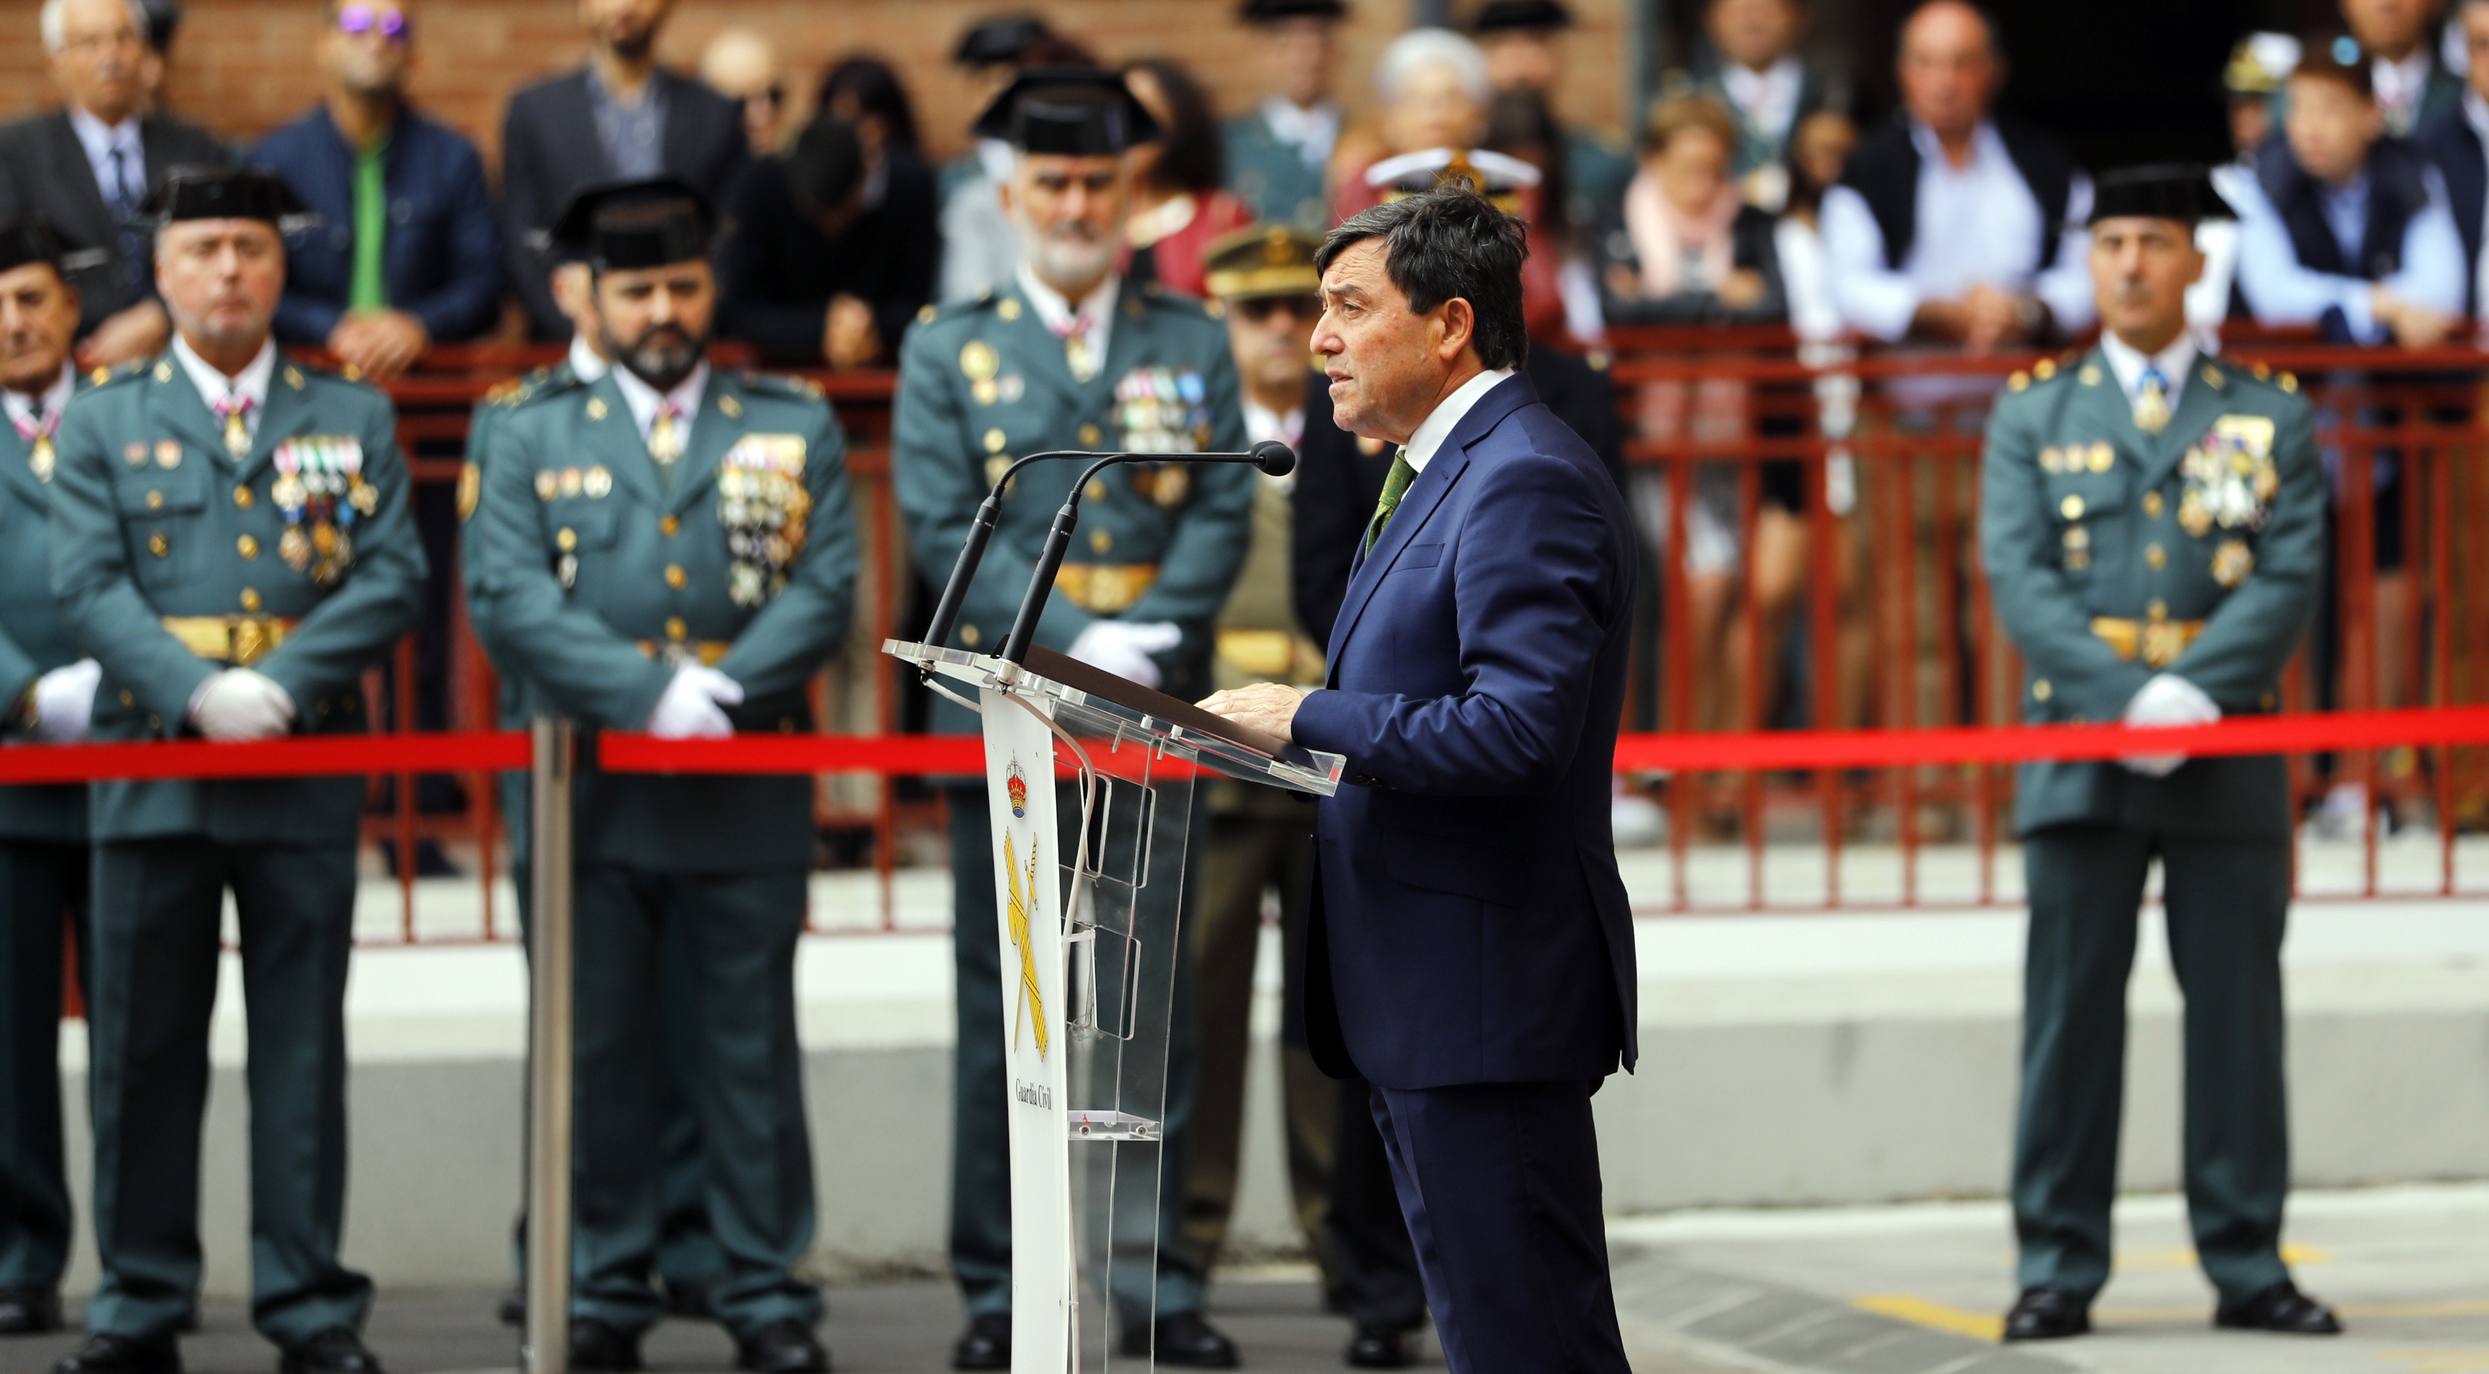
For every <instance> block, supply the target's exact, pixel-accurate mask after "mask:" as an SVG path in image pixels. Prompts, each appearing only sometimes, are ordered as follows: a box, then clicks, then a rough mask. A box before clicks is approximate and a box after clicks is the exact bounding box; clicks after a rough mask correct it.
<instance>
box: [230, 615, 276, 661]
mask: <svg viewBox="0 0 2489 1374" xmlns="http://www.w3.org/2000/svg"><path fill="white" fill-rule="evenodd" d="M267 652H268V628H267V626H266V625H265V624H263V623H262V622H261V621H260V620H259V618H258V617H256V616H247V615H235V616H227V617H225V657H226V659H227V661H229V662H231V663H232V664H233V666H235V667H237V668H247V667H249V666H251V665H252V664H254V663H257V662H258V661H259V660H260V658H261V657H262V656H263V655H265V654H266V653H267Z"/></svg>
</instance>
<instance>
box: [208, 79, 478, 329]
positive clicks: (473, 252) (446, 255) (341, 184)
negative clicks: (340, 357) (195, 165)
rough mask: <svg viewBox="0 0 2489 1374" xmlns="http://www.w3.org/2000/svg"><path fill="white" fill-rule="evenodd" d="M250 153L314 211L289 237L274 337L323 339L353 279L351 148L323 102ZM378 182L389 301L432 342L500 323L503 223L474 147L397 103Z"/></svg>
mask: <svg viewBox="0 0 2489 1374" xmlns="http://www.w3.org/2000/svg"><path fill="white" fill-rule="evenodd" d="M250 160H251V163H252V165H254V166H259V167H265V168H267V169H268V170H269V171H272V172H274V173H276V174H277V175H278V176H280V177H283V178H284V179H285V184H286V185H288V186H291V187H293V188H294V194H295V195H297V196H299V197H301V198H302V202H303V204H304V205H306V206H308V207H310V209H311V211H312V213H314V214H316V215H318V216H319V217H320V221H319V223H318V224H316V225H314V226H312V227H311V228H310V229H309V230H307V231H305V232H304V233H302V234H299V235H296V236H294V237H293V238H291V239H289V240H287V242H286V245H285V298H284V300H283V301H282V302H281V303H279V305H278V306H277V337H278V338H280V339H284V340H285V341H287V342H289V343H303V344H312V345H320V344H325V343H327V342H328V336H329V333H330V331H332V330H334V329H336V328H337V321H338V320H340V319H342V318H343V317H344V316H345V313H346V299H347V296H348V293H349V292H350V291H351V289H352V288H353V285H354V150H353V149H351V148H348V147H347V146H346V140H345V136H344V135H342V134H340V133H338V132H337V125H336V123H335V122H334V121H332V120H331V119H330V118H329V117H328V110H327V108H326V107H325V106H322V107H319V108H315V109H313V110H312V111H311V113H309V114H307V115H304V116H303V117H302V118H300V119H298V120H295V121H294V122H293V123H291V124H288V125H286V126H285V127H284V128H282V129H279V130H277V131H276V132H274V133H272V134H270V135H268V136H267V137H266V138H264V139H261V140H260V142H259V146H258V147H256V148H253V149H252V150H251V157H250ZM381 181H382V184H383V185H384V186H385V187H387V189H388V200H389V228H388V232H387V234H386V236H385V237H384V238H383V239H382V241H381V250H380V255H381V277H382V279H383V280H384V281H386V282H387V283H388V291H389V308H391V309H393V310H403V311H405V312H406V313H407V314H409V315H412V316H414V317H415V318H416V319H419V320H421V321H423V326H424V328H425V329H427V330H430V331H431V333H432V338H433V340H434V341H435V342H437V343H456V342H459V341H462V340H466V339H472V338H476V337H477V336H479V335H483V334H487V333H490V332H492V329H493V326H494V325H496V324H499V323H500V322H501V229H500V226H499V225H497V224H495V223H494V222H493V198H492V192H491V191H490V190H489V189H488V188H487V187H486V185H485V182H484V162H483V159H481V158H479V157H478V156H476V152H475V145H474V144H472V143H469V142H468V141H467V140H466V139H465V138H464V137H463V136H461V135H459V134H458V133H456V132H455V131H453V130H450V129H448V128H445V127H443V126H442V125H439V124H435V123H433V122H432V121H431V120H428V119H426V118H424V117H423V116H422V115H419V114H417V113H415V112H414V111H412V110H407V111H404V112H402V113H400V114H399V116H398V122H397V127H396V128H395V129H393V130H391V131H390V133H389V147H388V150H387V151H386V152H384V153H382V154H381Z"/></svg>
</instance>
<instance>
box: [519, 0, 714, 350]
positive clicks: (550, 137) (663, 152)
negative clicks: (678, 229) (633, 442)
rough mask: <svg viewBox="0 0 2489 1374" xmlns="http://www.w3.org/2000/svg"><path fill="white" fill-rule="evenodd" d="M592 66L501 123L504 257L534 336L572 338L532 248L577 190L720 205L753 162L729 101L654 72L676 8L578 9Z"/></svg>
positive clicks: (552, 82) (631, 4)
mask: <svg viewBox="0 0 2489 1374" xmlns="http://www.w3.org/2000/svg"><path fill="white" fill-rule="evenodd" d="M579 11H580V14H581V16H582V17H583V18H584V19H585V20H586V22H587V25H588V41H589V49H588V60H587V63H586V65H584V66H582V67H580V68H579V69H578V70H577V71H574V72H569V73H566V74H564V75H561V76H557V77H553V78H550V79H548V80H545V81H540V82H538V83H536V84H535V85H533V86H530V87H528V88H527V89H526V90H523V91H521V92H519V93H518V94H517V95H515V96H512V97H511V98H510V110H509V113H508V114H507V115H506V116H505V117H504V119H503V121H502V126H501V207H502V221H501V222H502V251H503V254H504V256H505V257H506V258H507V260H508V273H507V275H508V279H509V286H510V289H511V291H512V292H513V293H515V294H516V295H517V296H518V298H519V301H520V303H521V304H523V305H524V306H526V307H527V323H528V329H529V331H530V332H531V333H533V334H534V335H535V337H537V338H539V339H564V338H568V337H569V336H570V319H569V317H568V316H567V315H565V314H564V313H563V311H562V308H561V306H560V305H559V304H557V303H556V302H555V301H554V299H553V292H552V290H551V288H550V287H549V286H548V284H547V282H546V279H545V274H544V272H543V269H542V264H541V262H540V261H539V259H538V258H537V256H536V245H537V244H538V243H539V242H540V241H541V240H542V238H543V236H544V234H545V233H546V232H547V231H549V230H550V229H551V228H552V226H553V218H554V216H555V214H556V213H558V212H559V211H560V210H561V209H562V207H563V206H565V205H567V204H569V203H570V198H571V196H572V195H573V194H574V193H576V192H577V191H578V190H579V189H580V188H581V187H584V186H589V185H593V184H596V183H599V182H607V181H618V180H635V179H640V178H646V177H654V176H659V175H667V176H675V177H680V178H682V179H683V180H684V181H686V182H689V183H690V184H691V185H692V187H693V188H694V189H695V190H697V191H699V193H700V195H701V197H702V198H703V199H705V200H707V201H708V203H709V204H711V205H722V204H724V203H725V200H726V193H727V191H728V189H729V188H731V187H732V186H733V185H734V184H735V178H737V177H738V176H740V175H742V172H743V167H744V164H745V162H747V161H748V160H749V159H750V156H751V153H750V150H749V148H748V146H747V145H746V144H745V142H744V135H743V111H742V109H741V108H740V107H739V106H737V105H736V104H735V102H734V101H731V100H729V99H727V98H726V97H724V96H722V95H719V94H718V93H717V92H715V91H712V90H710V89H709V88H708V87H706V86H703V85H701V84H700V83H699V82H697V81H695V80H693V79H691V78H690V77H687V76H682V75H678V74H676V73H675V72H672V71H669V70H667V69H666V68H664V67H661V66H659V65H657V35H658V34H659V33H660V32H661V31H662V30H663V29H664V28H665V21H666V19H667V17H668V16H670V15H671V14H672V13H673V12H674V0H580V6H579Z"/></svg>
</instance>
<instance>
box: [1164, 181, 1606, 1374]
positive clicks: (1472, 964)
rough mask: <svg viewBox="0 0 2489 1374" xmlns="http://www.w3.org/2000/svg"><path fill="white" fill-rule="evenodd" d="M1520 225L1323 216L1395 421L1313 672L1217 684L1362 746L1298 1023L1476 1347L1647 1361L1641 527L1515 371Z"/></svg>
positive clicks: (1515, 1354) (1472, 214) (1321, 855)
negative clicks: (1635, 1077)
mask: <svg viewBox="0 0 2489 1374" xmlns="http://www.w3.org/2000/svg"><path fill="white" fill-rule="evenodd" d="M1527 251H1528V250H1527V246H1526V238H1525V234H1524V231H1523V229H1522V227H1521V225H1520V224H1519V222H1518V221H1515V220H1513V219H1512V218H1510V217H1509V216H1507V215H1504V214H1503V213H1501V212H1499V211H1497V210H1496V209H1495V208H1494V206H1493V205H1491V204H1490V203H1489V202H1487V201H1486V200H1485V199H1483V198H1482V197H1480V196H1478V195H1476V194H1475V193H1473V192H1471V191H1469V190H1467V189H1465V188H1461V187H1457V186H1444V187H1438V188H1437V189H1435V190H1432V191H1428V192H1425V193H1423V194H1421V195H1415V196H1411V197H1408V198H1406V199H1403V200H1399V201H1395V202H1392V203H1389V204H1385V205H1381V206H1378V207H1376V208H1374V209H1372V210H1368V211H1366V212H1365V213H1363V214H1361V215H1357V216H1355V217H1354V218H1351V219H1349V220H1348V221H1347V222H1345V223H1343V224H1341V225H1340V226H1339V227H1338V228H1337V229H1334V230H1332V231H1331V234H1330V237H1329V238H1328V239H1327V240H1326V241H1325V242H1324V244H1323V247H1322V252H1321V255H1320V257H1319V259H1318V265H1319V266H1320V267H1321V269H1322V299H1323V314H1322V318H1321V320H1320V322H1319V323H1318V324H1317V325H1316V326H1315V329H1314V338H1313V347H1314V351H1315V352H1317V353H1319V354H1320V355H1321V356H1322V359H1323V365H1324V366H1323V370H1324V373H1325V375H1327V376H1328V377H1329V378H1330V380H1331V387H1330V392H1331V401H1332V409H1333V415H1334V417H1335V419H1336V421H1337V423H1338V424H1339V426H1340V427H1341V428H1342V429H1346V430H1349V431H1351V432H1354V433H1356V434H1359V435H1362V436H1365V437H1368V438H1377V439H1382V440H1384V441H1386V442H1388V443H1393V444H1396V445H1399V451H1398V453H1397V454H1396V456H1395V457H1394V459H1393V465H1392V472H1391V475H1390V477H1389V478H1388V479H1387V480H1386V482H1385V484H1384V487H1383V494H1382V499H1381V501H1380V502H1379V503H1378V504H1377V506H1376V508H1375V511H1374V515H1373V518H1372V519H1371V520H1370V521H1368V523H1367V525H1366V527H1365V531H1364V533H1363V535H1362V537H1361V540H1360V546H1361V547H1360V553H1359V557H1358V561H1357V564H1356V567H1355V570H1354V571H1353V572H1352V573H1351V574H1350V577H1349V584H1348V594H1347V599H1346V601H1345V603H1344V604H1343V605H1342V607H1341V609H1340V614H1339V619H1338V620H1337V622H1336V623H1335V624H1334V626H1333V628H1332V631H1331V644H1330V664H1331V666H1330V673H1329V677H1328V680H1327V682H1326V684H1325V685H1324V687H1323V688H1322V689H1320V690H1317V691H1313V692H1305V691H1301V690H1299V689H1297V688H1293V687H1287V686H1281V685H1277V684H1272V683H1257V684H1255V685H1253V686H1250V687H1245V688H1240V689H1237V690H1234V691H1228V692H1221V693H1219V694H1218V695H1216V696H1213V697H1211V698H1210V699H1209V700H1208V701H1206V702H1204V703H1203V705H1204V706H1205V707H1207V708H1208V709H1209V710H1212V711H1214V712H1217V713H1219V714H1221V715H1224V716H1227V717H1228V718H1230V719H1232V720H1235V721H1238V722H1240V723H1242V724H1245V725H1248V726H1252V727H1255V728H1258V729H1262V730H1265V731H1268V732H1270V733H1273V734H1276V735H1279V736H1281V737H1283V738H1292V739H1294V740H1295V742H1297V743H1299V744H1302V745H1305V746H1307V747H1309V748H1313V749H1318V750H1324V751H1329V752H1335V753H1338V754H1342V755H1344V756H1346V758H1347V761H1348V765H1347V768H1348V782H1347V784H1346V785H1345V786H1343V787H1342V788H1341V789H1340V792H1339V795H1338V796H1336V797H1333V798H1331V799H1329V800H1327V801H1325V802H1323V803H1322V804H1321V807H1320V809H1319V811H1318V812H1317V813H1316V824H1315V839H1316V844H1317V850H1318V857H1317V869H1318V874H1317V877H1316V880H1315V889H1314V903H1313V918H1312V920H1311V922H1310V923H1309V927H1310V928H1309V931H1308V936H1307V940H1306V952H1305V954H1304V956H1303V958H1304V960H1305V967H1304V968H1303V969H1302V970H1301V972H1302V973H1303V975H1304V977H1303V980H1302V981H1301V983H1300V984H1299V985H1300V986H1302V987H1304V988H1305V989H1306V993H1305V998H1306V1019H1307V1022H1308V1027H1307V1031H1308V1038H1309V1040H1310V1041H1311V1044H1312V1048H1313V1051H1314V1055H1315V1059H1316V1062H1318V1063H1320V1064H1321V1065H1322V1067H1323V1068H1324V1069H1325V1070H1326V1071H1327V1072H1330V1073H1333V1074H1335V1075H1345V1074H1348V1073H1352V1072H1353V1073H1358V1074H1362V1075H1363V1076H1364V1077H1365V1078H1366V1079H1367V1080H1368V1081H1369V1082H1370V1083H1372V1084H1373V1087H1374V1091H1373V1097H1372V1105H1373V1111H1374V1119H1375V1123H1376V1125H1377V1126H1378V1127H1379V1128H1380V1129H1381V1131H1382V1134H1383V1141H1384V1147H1385V1150H1386V1152H1387V1153H1388V1154H1389V1156H1390V1160H1391V1168H1392V1179H1393V1183H1394V1185H1395V1186H1396V1187H1397V1189H1398V1191H1399V1194H1400V1207H1401V1211H1402V1213H1403V1214H1404V1215H1405V1216H1406V1218H1407V1220H1408V1223H1409V1232H1410V1235H1411V1237H1412V1238H1413V1239H1414V1240H1415V1241H1416V1244H1417V1255H1418V1264H1419V1268H1420V1271H1421V1273H1422V1275H1423V1277H1424V1280H1425V1286H1426V1297H1427V1303H1428V1305H1429V1306H1430V1307H1431V1308H1432V1309H1433V1310H1434V1313H1435V1323H1436V1329H1437V1331H1438V1332H1439V1334H1440V1335H1441V1337H1442V1340H1443V1348H1444V1355H1445V1358H1446V1359H1447V1360H1448V1361H1449V1363H1450V1365H1451V1367H1452V1369H1453V1370H1454V1371H1456V1372H1458V1371H1472V1370H1476V1371H1494V1372H1495V1374H1504V1372H1505V1371H1511V1370H1520V1369H1562V1370H1566V1371H1568V1372H1580V1371H1590V1372H1592V1374H1602V1372H1604V1371H1611V1370H1623V1369H1626V1368H1627V1365H1626V1362H1625V1354H1624V1343H1623V1340H1622V1338H1621V1337H1620V1336H1619V1334H1618V1332H1617V1325H1616V1301H1615V1296H1614V1293H1613V1291H1612V1289H1611V1286H1610V1284H1609V1280H1608V1264H1607V1242H1606V1233H1605V1229H1604V1227H1603V1224H1602V1220H1601V1214H1600V1185H1599V1147H1598V1138H1597V1135H1596V1132H1595V1131H1594V1129H1593V1125H1592V1121H1591V1112H1590V1097H1591V1094H1592V1093H1593V1092H1595V1091H1597V1089H1598V1087H1599V1084H1600V1081H1601V1080H1602V1079H1604V1078H1606V1076H1607V1075H1609V1074H1610V1073H1613V1072H1615V1071H1616V1069H1617V1068H1618V1066H1619V1064H1620V1063H1621V1064H1622V1065H1623V1066H1624V1067H1626V1068H1631V1067H1632V1065H1633V1059H1634V1024H1635V1013H1634V958H1633V928H1632V922H1631V920H1630V918H1629V916H1628V914H1627V910H1626V905H1625V888H1624V883H1623V881H1622V880H1621V879H1620V878H1619V877H1618V876H1617V871H1616V851H1615V845H1614V842H1613V840H1612V839H1611V837H1610V835H1609V831H1608V794H1609V776H1610V771H1611V767H1612V764H1613V761H1614V757H1615V747H1616V727H1617V719H1618V713H1619V711H1620V709H1621V707H1622V705H1623V698H1624V683H1625V656H1626V646H1627V639H1628V635H1629V632H1630V624H1629V612H1630V608H1631V605H1632V600H1633V596H1632V588H1633V560H1634V554H1633V535H1632V531H1631V528H1630V526H1629V525H1628V523H1627V520H1626V516H1625V509H1624V503H1623V500H1622V499H1621V498H1620V497H1619V496H1618V495H1617V491H1616V484H1615V482H1614V481H1612V480H1611V479H1610V478H1609V477H1608V475H1607V473H1606V471H1605V470H1604V469H1603V468H1602V467H1601V466H1600V463H1599V458H1598V456H1597V454H1595V453H1593V452H1592V451H1591V449H1590V447H1589V445H1587V444H1585V443H1583V442H1582V441H1581V439H1580V438H1579V437H1578V436H1576V435H1575V434H1574V433H1573V431H1572V430H1570V429H1567V428H1566V427H1565V426H1564V424H1563V422H1561V421H1559V420H1558V419H1556V417H1555V416H1554V414H1553V413H1552V412H1550V411H1549V410H1548V409H1547V407H1546V406H1545V405H1543V404H1541V403H1540V401H1539V398H1538V393H1537V391H1536V390H1534V389H1533V388H1532V387H1531V385H1530V382H1529V379H1528V378H1526V377H1523V376H1520V375H1518V373H1517V372H1516V371H1515V369H1517V368H1519V367H1520V366H1521V364H1522V362H1523V359H1524V355H1525V351H1526V349H1527V343H1526V341H1525V335H1524V332H1523V328H1522V316H1521V261H1522V258H1523V257H1524V256H1525V255H1526V253H1527Z"/></svg>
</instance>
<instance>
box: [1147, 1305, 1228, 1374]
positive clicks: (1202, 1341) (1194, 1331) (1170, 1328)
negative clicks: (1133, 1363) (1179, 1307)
mask: <svg viewBox="0 0 2489 1374" xmlns="http://www.w3.org/2000/svg"><path fill="white" fill-rule="evenodd" d="M1150 1334H1151V1332H1150V1328H1149V1327H1146V1326H1136V1327H1133V1328H1132V1329H1130V1330H1128V1331H1126V1332H1124V1353H1125V1354H1126V1355H1132V1356H1146V1355H1148V1354H1149V1353H1150ZM1157 1336H1158V1342H1157V1344H1158V1363H1159V1364H1161V1365H1164V1366H1166V1367H1168V1368H1170V1369H1237V1368H1241V1367H1242V1366H1243V1364H1244V1360H1243V1358H1242V1357H1241V1356H1239V1355H1238V1354H1237V1353H1236V1343H1235V1342H1234V1341H1231V1340H1229V1339H1227V1338H1226V1337H1225V1336H1222V1335H1220V1334H1219V1332H1218V1329H1217V1328H1216V1327H1213V1326H1212V1325H1210V1323H1208V1322H1206V1321H1203V1320H1202V1319H1201V1314H1200V1313H1198V1312H1175V1313H1171V1314H1169V1315H1167V1316H1164V1317H1160V1318H1159V1319H1158V1327H1157Z"/></svg>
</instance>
